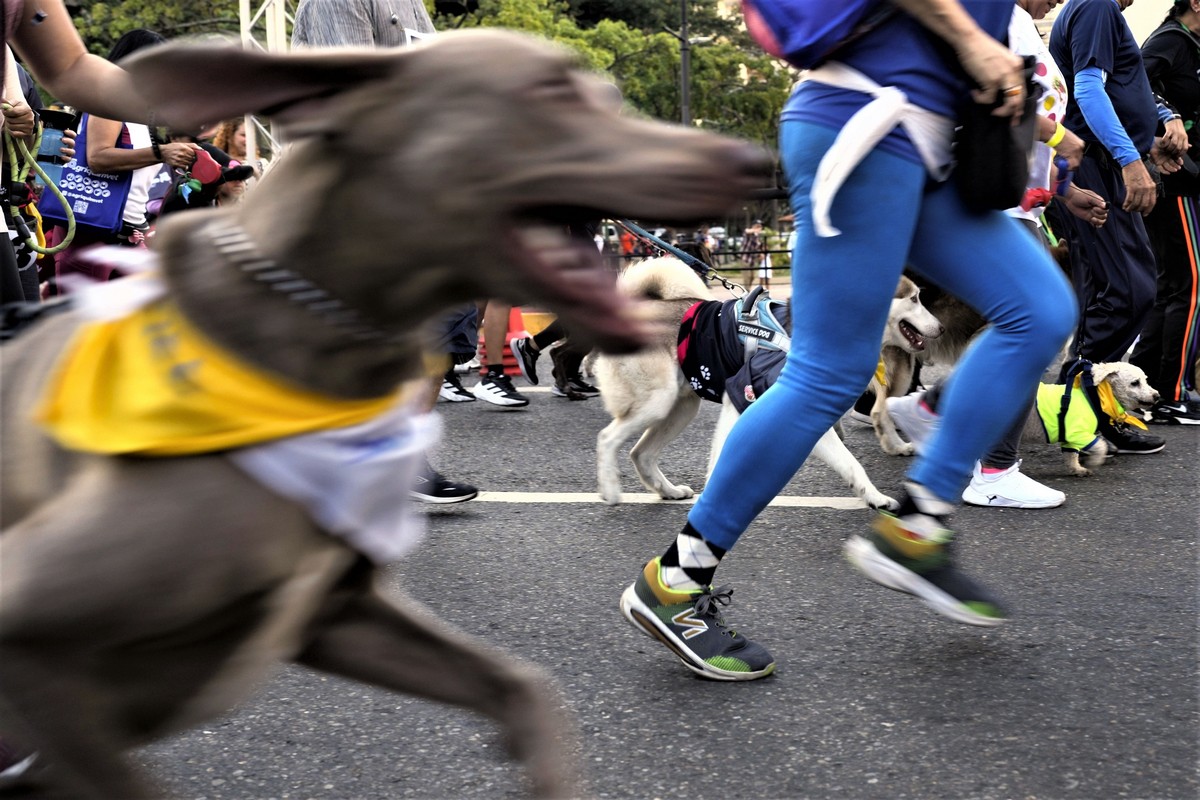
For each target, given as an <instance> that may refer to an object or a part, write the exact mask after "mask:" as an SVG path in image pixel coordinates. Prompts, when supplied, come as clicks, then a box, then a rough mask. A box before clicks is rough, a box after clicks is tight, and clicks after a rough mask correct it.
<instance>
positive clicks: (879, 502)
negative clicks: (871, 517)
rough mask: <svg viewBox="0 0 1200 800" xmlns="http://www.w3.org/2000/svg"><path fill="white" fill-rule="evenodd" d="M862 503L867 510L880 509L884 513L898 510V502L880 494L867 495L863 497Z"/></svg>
mask: <svg viewBox="0 0 1200 800" xmlns="http://www.w3.org/2000/svg"><path fill="white" fill-rule="evenodd" d="M863 502H865V503H866V504H867V507H868V508H872V509H875V510H876V511H879V510H881V509H882V510H885V511H895V510H896V509H898V508H900V502H899V501H898V500H894V499H892V498H891V497H888V496H887V495H886V494H883V493H882V492H873V493H868V494H867V495H866V496H864V497H863Z"/></svg>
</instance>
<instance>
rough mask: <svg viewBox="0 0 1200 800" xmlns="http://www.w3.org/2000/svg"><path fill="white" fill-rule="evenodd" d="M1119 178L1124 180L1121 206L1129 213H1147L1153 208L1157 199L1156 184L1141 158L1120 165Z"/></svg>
mask: <svg viewBox="0 0 1200 800" xmlns="http://www.w3.org/2000/svg"><path fill="white" fill-rule="evenodd" d="M1121 178H1122V180H1124V181H1125V202H1124V203H1122V204H1121V208H1123V209H1125V210H1126V211H1128V212H1129V213H1131V214H1133V213H1137V214H1149V213H1150V212H1151V211H1152V210H1154V203H1155V201H1156V200H1157V199H1158V186H1157V184H1155V183H1154V179H1153V178H1151V177H1150V172H1149V170H1147V169H1146V165H1145V164H1143V163H1142V161H1141V159H1137V160H1135V161H1131V162H1129V163H1128V164H1127V165H1125V166H1124V167H1122V168H1121Z"/></svg>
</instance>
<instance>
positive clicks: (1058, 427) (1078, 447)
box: [1026, 361, 1159, 477]
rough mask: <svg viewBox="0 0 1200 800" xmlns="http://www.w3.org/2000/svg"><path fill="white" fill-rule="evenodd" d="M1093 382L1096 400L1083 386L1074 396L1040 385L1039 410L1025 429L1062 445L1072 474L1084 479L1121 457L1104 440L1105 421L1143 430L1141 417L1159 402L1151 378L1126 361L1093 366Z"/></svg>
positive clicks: (1058, 386) (1074, 387)
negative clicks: (1122, 422) (1102, 420)
mask: <svg viewBox="0 0 1200 800" xmlns="http://www.w3.org/2000/svg"><path fill="white" fill-rule="evenodd" d="M1091 381H1092V384H1093V385H1094V386H1095V387H1096V392H1095V395H1094V396H1093V397H1091V398H1089V397H1088V393H1086V392H1085V391H1084V389H1082V388H1081V387H1080V381H1078V380H1076V381H1075V382H1074V383H1073V385H1072V386H1071V387H1070V391H1069V393H1068V387H1067V386H1066V385H1064V384H1058V383H1043V384H1040V385H1039V386H1038V401H1037V407H1036V409H1035V411H1034V413H1033V414H1031V415H1030V424H1029V425H1027V426H1026V434H1029V433H1030V432H1031V429H1032V430H1040V433H1041V435H1042V437H1043V438H1044V439H1045V441H1048V442H1050V443H1052V444H1055V443H1057V444H1060V445H1061V447H1062V451H1063V456H1064V457H1065V459H1066V464H1067V469H1068V471H1070V473H1071V474H1072V475H1077V476H1080V477H1083V476H1086V475H1092V474H1094V471H1095V469H1096V468H1097V467H1099V466H1100V465H1101V464H1103V463H1104V460H1105V459H1106V458H1107V457H1108V456H1110V455H1115V454H1116V452H1117V448H1116V446H1114V445H1113V444H1112V443H1110V442H1109V441H1108V440H1106V439H1105V438H1104V436H1103V435H1102V434H1101V425H1100V415H1107V416H1109V417H1112V418H1114V419H1117V420H1120V419H1122V418H1124V420H1125V421H1126V422H1129V424H1132V425H1135V426H1142V423H1141V417H1140V413H1139V412H1141V411H1144V410H1145V409H1148V408H1150V407H1151V406H1152V405H1154V404H1155V403H1157V402H1158V400H1159V395H1158V392H1157V391H1155V390H1154V387H1153V386H1151V385H1150V382H1149V381H1148V380H1147V379H1146V373H1145V372H1143V371H1142V370H1141V369H1139V368H1138V367H1135V366H1134V365H1133V364H1129V363H1127V362H1124V361H1115V362H1106V363H1101V364H1093V365H1092V367H1091ZM1064 397H1066V398H1067V403H1066V407H1065V408H1064V403H1063V400H1064ZM1114 401H1115V404H1114ZM1097 405H1099V406H1100V407H1099V408H1097V407H1096V406H1097ZM1126 415H1132V416H1126ZM1142 427H1144V426H1142ZM1081 462H1082V463H1081Z"/></svg>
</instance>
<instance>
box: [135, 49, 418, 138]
mask: <svg viewBox="0 0 1200 800" xmlns="http://www.w3.org/2000/svg"><path fill="white" fill-rule="evenodd" d="M407 49H409V48H398V49H396V50H373V49H367V48H345V49H337V50H322V51H308V50H306V51H301V52H298V53H288V54H271V53H264V52H259V51H253V50H243V49H241V48H238V47H229V46H221V47H214V46H212V45H207V46H205V45H177V44H168V45H164V46H162V47H155V48H153V49H148V50H145V51H143V52H141V53H137V54H136V55H134V56H133V57H131V58H130V59H128V60H127V61H123V62H122V64H121V66H122V67H124V68H125V69H126V70H128V71H129V72H130V74H131V75H132V76H133V80H134V84H135V85H136V86H137V87H138V90H139V91H140V93H141V94H142V96H143V97H144V98H145V99H146V101H147V103H148V104H149V107H150V108H151V109H153V111H154V121H155V123H157V124H164V125H169V126H171V127H172V128H174V129H176V130H198V129H199V128H200V127H201V126H202V125H204V124H206V123H211V122H214V121H217V120H223V119H230V118H232V117H237V116H240V115H242V114H258V115H262V116H268V117H271V118H272V119H274V120H276V121H278V122H281V123H286V124H288V126H289V127H288V132H289V134H291V135H306V134H316V133H320V132H322V131H323V130H325V129H326V128H327V127H332V126H334V125H338V124H339V123H341V124H344V120H340V121H339V120H337V119H336V114H333V113H331V109H330V108H329V105H330V103H331V101H332V100H333V99H335V98H337V97H338V96H339V95H340V94H341V93H343V92H345V91H346V90H348V89H353V88H355V87H358V86H362V85H363V84H366V83H370V82H371V81H377V80H383V79H385V78H387V77H390V76H392V75H394V74H395V73H396V72H397V70H398V69H399V68H400V64H401V63H402V62H403V60H404V55H403V51H404V50H407Z"/></svg>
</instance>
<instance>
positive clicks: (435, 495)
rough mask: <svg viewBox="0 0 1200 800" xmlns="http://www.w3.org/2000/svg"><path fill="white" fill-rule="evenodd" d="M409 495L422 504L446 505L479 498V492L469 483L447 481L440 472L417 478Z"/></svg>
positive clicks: (428, 473)
mask: <svg viewBox="0 0 1200 800" xmlns="http://www.w3.org/2000/svg"><path fill="white" fill-rule="evenodd" d="M408 494H409V496H410V497H411V498H412V499H413V500H416V501H418V502H421V503H435V504H441V505H446V504H449V503H465V502H466V501H468V500H474V499H475V498H476V497H478V496H479V490H478V489H476V488H475V487H474V486H472V485H470V484H469V483H454V482H453V481H450V480H447V479H446V476H445V475H442V473H440V472H427V473H425V474H423V475H418V476H417V480H416V483H414V484H413V488H412V489H411V490H410V491H409V493H408Z"/></svg>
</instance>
